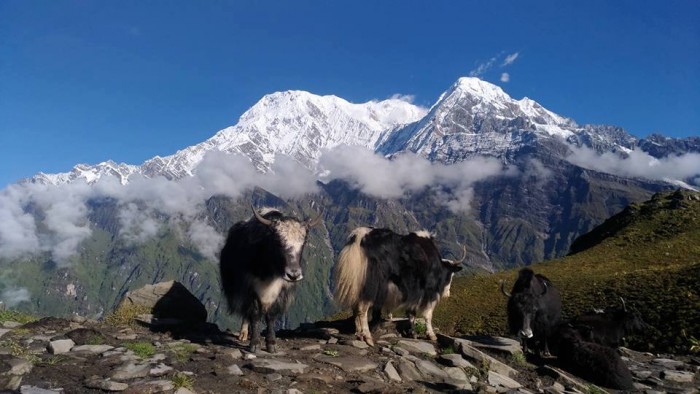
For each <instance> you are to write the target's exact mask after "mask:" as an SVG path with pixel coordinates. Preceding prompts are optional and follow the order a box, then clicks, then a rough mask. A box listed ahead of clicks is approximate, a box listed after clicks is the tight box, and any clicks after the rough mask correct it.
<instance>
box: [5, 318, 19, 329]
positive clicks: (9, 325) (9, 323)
mask: <svg viewBox="0 0 700 394" xmlns="http://www.w3.org/2000/svg"><path fill="white" fill-rule="evenodd" d="M21 325H22V323H18V322H16V321H10V320H7V321H4V322H2V326H3V327H5V328H17V327H19V326H21Z"/></svg>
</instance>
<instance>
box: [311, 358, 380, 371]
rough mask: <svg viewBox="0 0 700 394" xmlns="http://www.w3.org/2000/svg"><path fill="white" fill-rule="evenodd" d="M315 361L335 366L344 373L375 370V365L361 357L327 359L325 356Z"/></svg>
mask: <svg viewBox="0 0 700 394" xmlns="http://www.w3.org/2000/svg"><path fill="white" fill-rule="evenodd" d="M315 359H316V360H318V361H321V362H324V363H328V364H331V365H335V366H336V367H339V368H340V369H342V370H343V371H345V372H366V371H371V370H373V369H376V368H377V364H375V363H373V362H372V361H370V360H369V359H367V358H366V357H361V356H341V357H328V356H325V355H321V356H317V357H315Z"/></svg>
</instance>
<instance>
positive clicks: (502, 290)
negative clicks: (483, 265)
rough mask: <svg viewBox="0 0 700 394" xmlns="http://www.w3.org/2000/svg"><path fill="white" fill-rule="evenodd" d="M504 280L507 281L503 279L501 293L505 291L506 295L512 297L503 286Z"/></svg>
mask: <svg viewBox="0 0 700 394" xmlns="http://www.w3.org/2000/svg"><path fill="white" fill-rule="evenodd" d="M504 282H505V281H503V280H502V281H501V293H503V295H504V296H506V297H508V298H510V294H509V293H508V292H507V291H506V289H504V288H503V283H504Z"/></svg>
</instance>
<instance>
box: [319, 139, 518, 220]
mask: <svg viewBox="0 0 700 394" xmlns="http://www.w3.org/2000/svg"><path fill="white" fill-rule="evenodd" d="M319 167H320V168H321V169H322V170H323V174H324V178H325V179H326V180H330V179H344V180H346V181H348V182H350V183H351V184H352V185H353V186H355V187H357V188H359V189H360V190H361V191H362V192H363V193H365V194H368V195H370V196H373V197H379V198H399V197H401V196H404V195H406V193H409V192H412V191H419V190H422V189H424V188H426V187H430V188H434V189H435V190H436V191H437V192H438V193H437V195H438V203H441V204H443V205H446V206H447V207H449V208H450V209H452V210H454V211H458V210H461V211H466V210H469V203H470V201H471V197H472V195H473V192H472V191H471V187H472V185H473V184H474V183H475V182H477V181H480V180H482V179H485V178H488V177H491V176H498V175H507V170H508V169H505V168H504V167H503V165H502V164H501V162H500V161H499V160H497V159H495V158H486V157H480V158H475V159H472V160H468V161H463V162H460V163H456V164H452V165H443V164H440V163H432V162H430V161H429V160H427V159H424V158H422V157H420V156H417V155H415V154H412V153H406V154H402V155H399V156H397V157H395V158H394V159H392V160H389V159H386V158H384V157H382V156H380V155H377V154H375V153H374V152H372V151H369V150H367V149H364V148H360V147H350V146H342V147H338V148H335V149H333V150H330V151H326V152H324V153H323V154H322V155H321V158H320V159H319ZM446 188H447V189H450V193H449V194H447V193H445V192H443V191H442V190H444V189H446Z"/></svg>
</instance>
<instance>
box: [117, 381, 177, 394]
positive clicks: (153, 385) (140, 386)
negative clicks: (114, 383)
mask: <svg viewBox="0 0 700 394" xmlns="http://www.w3.org/2000/svg"><path fill="white" fill-rule="evenodd" d="M174 389H175V385H174V384H173V382H171V381H170V380H154V381H150V382H140V383H137V384H134V385H131V386H130V387H129V390H128V391H127V392H128V393H130V394H131V393H134V394H137V393H138V394H146V393H163V392H169V391H171V390H174Z"/></svg>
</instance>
